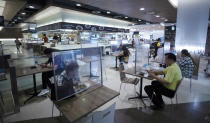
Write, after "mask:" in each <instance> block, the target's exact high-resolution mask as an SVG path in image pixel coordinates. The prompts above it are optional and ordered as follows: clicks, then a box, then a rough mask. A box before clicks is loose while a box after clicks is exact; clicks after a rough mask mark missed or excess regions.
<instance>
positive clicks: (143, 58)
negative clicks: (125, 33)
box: [135, 44, 150, 72]
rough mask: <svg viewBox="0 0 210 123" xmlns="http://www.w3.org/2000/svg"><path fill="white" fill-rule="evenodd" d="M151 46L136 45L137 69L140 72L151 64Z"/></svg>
mask: <svg viewBox="0 0 210 123" xmlns="http://www.w3.org/2000/svg"><path fill="white" fill-rule="evenodd" d="M149 47H150V45H149V44H139V45H136V57H135V67H136V71H137V72H138V70H139V68H142V67H145V66H148V64H149V51H150V49H149Z"/></svg>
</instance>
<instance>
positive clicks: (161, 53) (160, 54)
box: [155, 47, 164, 64]
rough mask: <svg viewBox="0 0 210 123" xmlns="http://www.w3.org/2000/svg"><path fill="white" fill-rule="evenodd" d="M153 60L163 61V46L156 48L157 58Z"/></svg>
mask: <svg viewBox="0 0 210 123" xmlns="http://www.w3.org/2000/svg"><path fill="white" fill-rule="evenodd" d="M155 62H157V63H161V64H162V63H163V62H164V47H161V48H158V52H157V58H156V60H155Z"/></svg>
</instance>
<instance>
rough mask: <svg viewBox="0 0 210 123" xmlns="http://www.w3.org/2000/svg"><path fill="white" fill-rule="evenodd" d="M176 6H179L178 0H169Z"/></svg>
mask: <svg viewBox="0 0 210 123" xmlns="http://www.w3.org/2000/svg"><path fill="white" fill-rule="evenodd" d="M168 1H169V2H170V3H171V5H172V6H173V7H174V8H177V6H178V0H168Z"/></svg>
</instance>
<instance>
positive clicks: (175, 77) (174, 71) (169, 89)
mask: <svg viewBox="0 0 210 123" xmlns="http://www.w3.org/2000/svg"><path fill="white" fill-rule="evenodd" d="M165 64H166V65H167V66H168V67H167V68H166V69H164V70H163V71H148V74H149V77H151V78H153V79H155V81H152V84H151V85H148V86H145V87H144V90H145V92H146V93H147V95H148V96H149V98H150V99H151V101H152V102H153V104H154V105H153V106H151V108H152V109H154V110H158V109H162V108H164V101H163V98H162V95H164V96H167V97H173V96H174V94H175V90H176V87H177V86H178V84H179V82H180V81H181V80H182V73H181V70H180V68H179V66H178V65H177V64H176V56H175V55H174V54H172V53H166V54H165ZM158 75H165V77H164V78H161V77H159V76H158Z"/></svg>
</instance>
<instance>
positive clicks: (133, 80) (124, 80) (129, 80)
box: [119, 63, 139, 92]
mask: <svg viewBox="0 0 210 123" xmlns="http://www.w3.org/2000/svg"><path fill="white" fill-rule="evenodd" d="M123 71H124V65H123V63H120V66H119V72H120V81H121V83H120V90H119V92H120V91H121V87H122V84H132V85H134V89H135V92H136V85H137V84H138V83H139V79H138V78H128V77H126V75H125V73H124V72H123Z"/></svg>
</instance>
